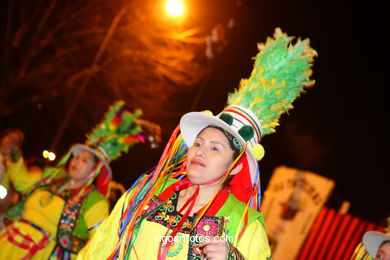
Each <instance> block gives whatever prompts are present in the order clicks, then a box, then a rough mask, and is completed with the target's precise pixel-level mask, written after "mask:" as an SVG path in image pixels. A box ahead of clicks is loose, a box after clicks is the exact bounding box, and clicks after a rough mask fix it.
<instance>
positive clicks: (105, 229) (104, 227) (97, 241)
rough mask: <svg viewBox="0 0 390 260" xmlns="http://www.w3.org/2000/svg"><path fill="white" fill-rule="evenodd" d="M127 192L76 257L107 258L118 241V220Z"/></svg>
mask: <svg viewBox="0 0 390 260" xmlns="http://www.w3.org/2000/svg"><path fill="white" fill-rule="evenodd" d="M127 194H128V193H124V194H123V195H122V196H121V198H120V199H119V200H118V202H117V203H116V205H115V207H114V209H113V210H112V212H111V214H110V216H108V218H106V219H105V220H104V221H103V222H102V223H101V224H100V225H99V226H98V227H97V228H96V231H95V232H94V235H93V236H92V238H91V239H90V240H89V241H88V243H87V245H86V246H85V247H84V248H83V249H82V250H81V251H80V252H79V254H78V255H77V259H79V260H80V259H107V257H108V256H110V254H111V253H112V252H113V251H114V249H115V247H116V245H117V243H118V238H119V237H118V228H119V220H120V217H121V215H122V214H121V213H122V208H123V207H124V206H125V205H124V204H126V196H127Z"/></svg>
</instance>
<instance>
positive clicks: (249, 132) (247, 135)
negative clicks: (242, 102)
mask: <svg viewBox="0 0 390 260" xmlns="http://www.w3.org/2000/svg"><path fill="white" fill-rule="evenodd" d="M238 133H239V134H240V135H241V137H242V138H243V139H244V140H245V141H249V140H250V139H251V138H252V137H253V135H254V134H255V130H253V127H251V126H250V125H244V126H243V127H241V128H240V130H238Z"/></svg>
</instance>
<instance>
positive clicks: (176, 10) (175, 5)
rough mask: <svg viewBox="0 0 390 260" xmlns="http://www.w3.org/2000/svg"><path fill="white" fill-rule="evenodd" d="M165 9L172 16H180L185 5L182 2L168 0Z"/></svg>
mask: <svg viewBox="0 0 390 260" xmlns="http://www.w3.org/2000/svg"><path fill="white" fill-rule="evenodd" d="M165 9H166V11H167V12H168V13H169V14H170V15H172V16H180V15H182V14H183V11H184V4H183V2H182V1H180V0H168V1H167V2H166V4H165Z"/></svg>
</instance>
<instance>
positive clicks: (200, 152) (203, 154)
mask: <svg viewBox="0 0 390 260" xmlns="http://www.w3.org/2000/svg"><path fill="white" fill-rule="evenodd" d="M196 155H197V156H200V157H204V156H205V152H204V150H203V148H202V147H199V148H198V149H197V150H196Z"/></svg>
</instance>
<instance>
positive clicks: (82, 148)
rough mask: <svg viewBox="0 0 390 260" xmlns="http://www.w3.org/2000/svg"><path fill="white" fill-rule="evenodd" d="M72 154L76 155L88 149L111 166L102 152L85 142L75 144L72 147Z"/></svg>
mask: <svg viewBox="0 0 390 260" xmlns="http://www.w3.org/2000/svg"><path fill="white" fill-rule="evenodd" d="M71 151H72V155H73V156H76V155H78V154H79V153H80V152H81V151H88V152H90V153H92V154H93V155H95V156H96V157H97V158H98V159H99V160H102V161H103V163H104V164H105V165H106V166H109V163H108V162H107V160H106V158H104V157H103V156H102V155H101V154H99V153H98V152H97V151H96V150H94V149H92V148H91V147H89V146H87V145H84V144H75V145H73V146H72V148H71Z"/></svg>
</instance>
